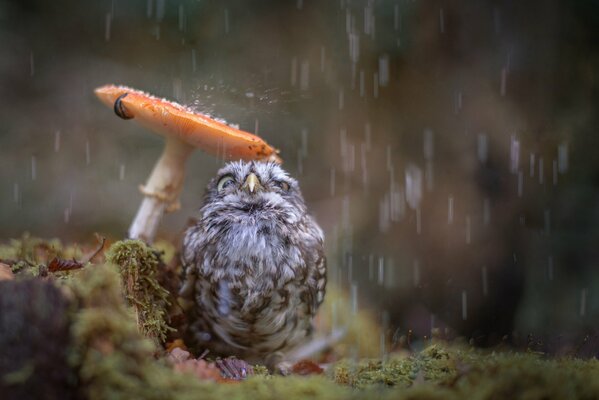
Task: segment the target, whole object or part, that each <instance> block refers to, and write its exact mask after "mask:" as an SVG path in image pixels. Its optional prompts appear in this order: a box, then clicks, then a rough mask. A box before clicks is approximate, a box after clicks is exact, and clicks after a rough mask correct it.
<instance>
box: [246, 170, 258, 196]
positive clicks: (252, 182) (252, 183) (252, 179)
mask: <svg viewBox="0 0 599 400" xmlns="http://www.w3.org/2000/svg"><path fill="white" fill-rule="evenodd" d="M243 189H245V190H247V191H248V192H250V193H254V192H258V191H260V189H262V184H261V183H260V180H259V179H258V177H257V176H256V174H254V173H253V172H252V173H251V174H249V175H248V177H247V178H245V182H244V184H243Z"/></svg>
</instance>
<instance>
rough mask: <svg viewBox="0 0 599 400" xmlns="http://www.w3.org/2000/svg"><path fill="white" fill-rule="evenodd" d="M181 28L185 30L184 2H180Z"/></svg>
mask: <svg viewBox="0 0 599 400" xmlns="http://www.w3.org/2000/svg"><path fill="white" fill-rule="evenodd" d="M179 30H180V31H184V30H185V9H184V8H183V4H179Z"/></svg>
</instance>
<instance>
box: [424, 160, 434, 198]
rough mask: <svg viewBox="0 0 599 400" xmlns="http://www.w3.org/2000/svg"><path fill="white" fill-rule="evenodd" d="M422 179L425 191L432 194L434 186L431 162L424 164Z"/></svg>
mask: <svg viewBox="0 0 599 400" xmlns="http://www.w3.org/2000/svg"><path fill="white" fill-rule="evenodd" d="M424 177H425V179H426V190H428V191H429V192H432V191H433V187H434V185H435V174H434V168H433V162H432V161H427V162H426V165H425V171H424Z"/></svg>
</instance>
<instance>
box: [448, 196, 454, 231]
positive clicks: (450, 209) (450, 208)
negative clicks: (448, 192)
mask: <svg viewBox="0 0 599 400" xmlns="http://www.w3.org/2000/svg"><path fill="white" fill-rule="evenodd" d="M447 223H448V224H452V223H453V196H449V198H448V199H447Z"/></svg>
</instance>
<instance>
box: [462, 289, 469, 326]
mask: <svg viewBox="0 0 599 400" xmlns="http://www.w3.org/2000/svg"><path fill="white" fill-rule="evenodd" d="M462 319H463V320H464V321H466V320H467V319H468V294H467V293H466V291H465V290H462Z"/></svg>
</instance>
